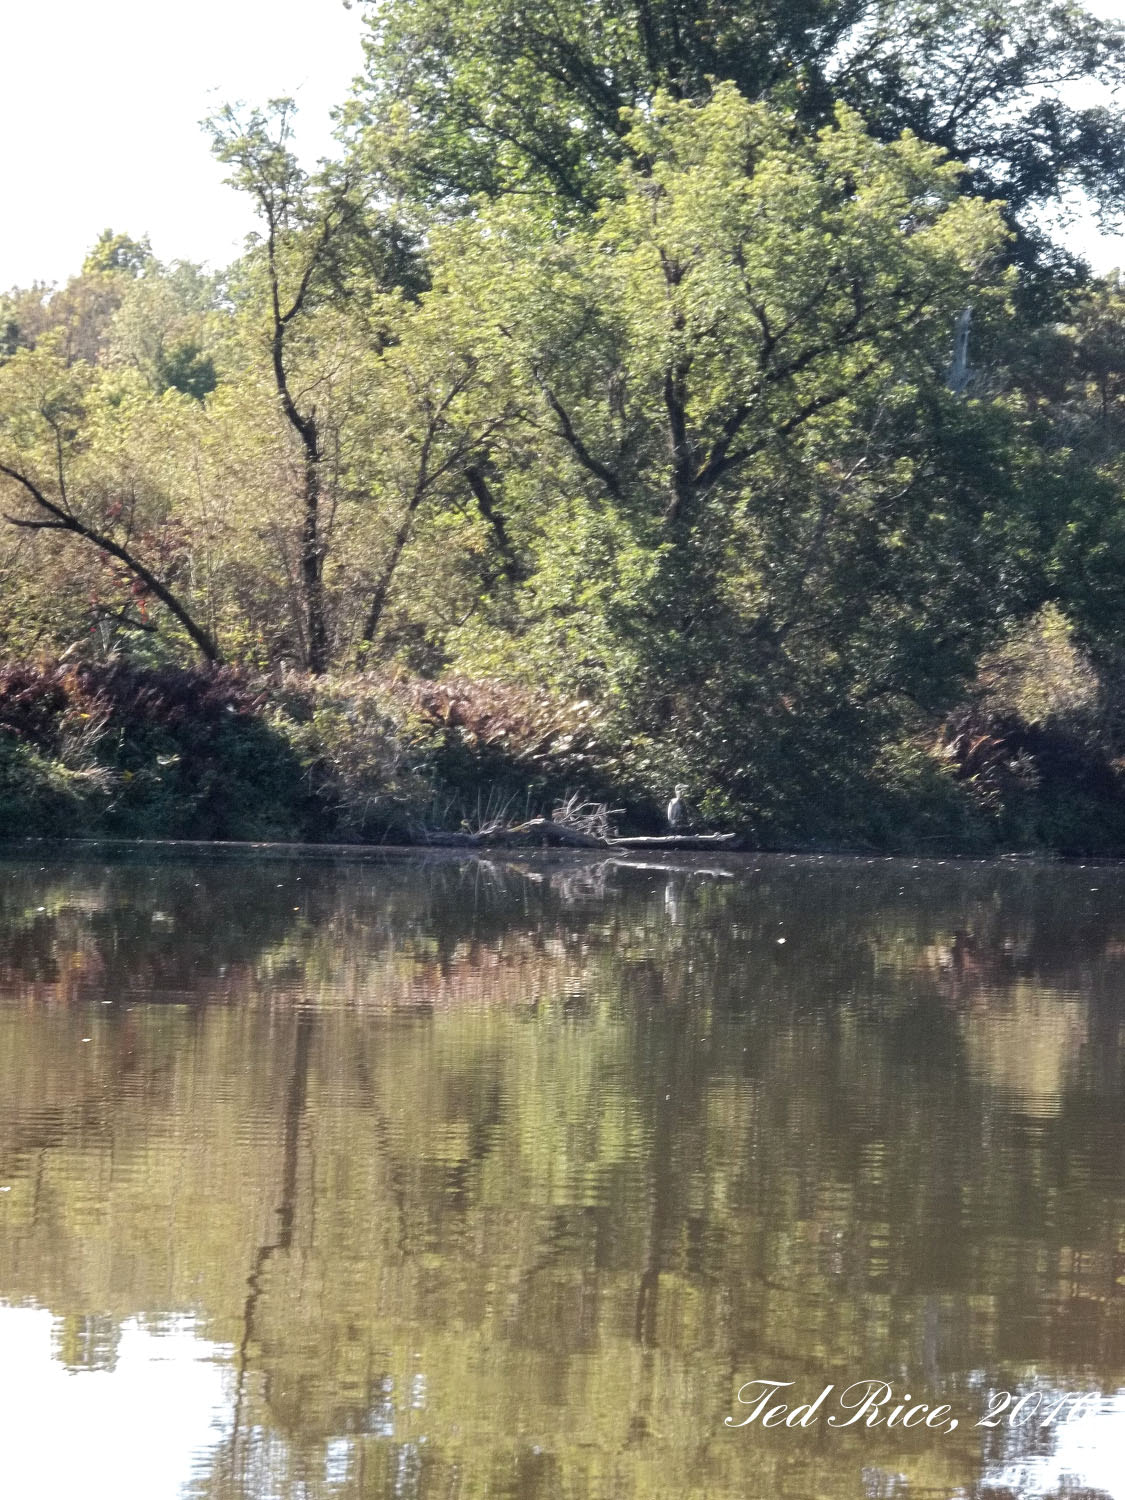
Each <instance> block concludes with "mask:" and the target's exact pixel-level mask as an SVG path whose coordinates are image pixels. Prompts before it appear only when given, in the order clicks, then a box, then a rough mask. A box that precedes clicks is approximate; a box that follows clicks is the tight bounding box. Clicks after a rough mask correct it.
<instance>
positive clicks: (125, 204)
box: [0, 0, 363, 289]
mask: <svg viewBox="0 0 1125 1500" xmlns="http://www.w3.org/2000/svg"><path fill="white" fill-rule="evenodd" d="M362 30H363V27H362V21H361V18H360V14H359V11H358V9H355V10H350V11H349V10H345V9H344V6H343V0H193V3H192V4H190V5H181V4H169V3H167V0H163V3H162V0H0V56H3V59H4V77H3V84H2V86H0V153H2V156H0V160H2V162H3V171H2V173H0V181H2V184H3V188H2V192H3V198H2V206H0V214H2V215H3V217H2V219H0V289H3V288H7V287H10V286H12V285H20V286H25V285H27V284H28V283H29V282H31V281H33V280H37V279H38V280H41V281H63V280H65V279H66V277H67V276H68V275H70V274H72V273H73V272H75V271H77V270H79V268H80V267H81V264H82V259H83V257H84V255H85V254H86V251H87V250H88V249H89V247H90V246H91V245H92V244H93V243H94V241H95V240H96V239H97V237H98V235H99V234H100V233H101V231H102V230H103V229H105V228H106V227H107V226H108V227H112V228H113V229H114V230H115V231H116V232H118V233H125V234H131V235H133V236H134V237H138V238H139V237H140V236H141V235H143V234H145V233H148V234H149V235H150V236H151V238H152V245H153V249H154V250H155V252H156V254H157V256H158V257H159V258H160V259H161V260H174V259H185V260H204V261H210V262H211V263H212V264H213V265H216V266H221V265H225V264H226V263H227V262H228V261H229V260H231V259H233V257H234V256H235V255H236V254H237V253H238V252H239V250H240V249H241V245H242V239H243V236H244V235H245V234H246V233H247V231H248V230H249V229H250V228H251V227H252V219H251V215H250V210H249V208H248V206H247V205H246V204H245V203H244V202H243V201H242V199H241V198H240V197H239V195H238V194H237V193H235V192H234V191H233V190H232V189H230V188H228V187H225V186H224V185H223V173H224V168H222V167H221V166H219V164H218V163H217V162H215V161H214V160H213V159H212V157H211V154H210V149H209V147H208V143H207V139H206V137H205V135H204V133H203V131H202V130H201V129H200V128H199V121H200V120H201V119H202V118H203V117H204V116H205V115H207V114H209V113H211V112H212V110H213V109H215V108H216V107H217V106H218V105H220V104H225V103H228V102H237V101H244V102H247V103H251V104H261V103H264V102H265V101H266V100H267V99H271V98H276V97H278V96H279V95H282V94H290V95H292V96H293V97H294V98H296V100H297V102H298V105H299V109H300V113H299V115H298V127H299V128H298V141H299V145H300V147H301V150H302V155H304V156H306V157H308V159H309V164H310V165H311V164H312V163H314V162H315V161H316V159H317V158H318V157H319V156H322V155H327V154H329V153H330V152H331V151H332V146H333V142H332V139H331V130H332V123H331V120H330V118H329V113H330V111H331V109H332V108H333V107H334V106H336V105H338V104H340V103H342V102H343V100H344V98H345V97H346V95H347V92H348V87H349V84H350V82H351V79H352V78H353V76H354V75H355V74H356V73H358V72H359V70H360V64H361V61H362V51H361V47H360V36H361V33H362Z"/></svg>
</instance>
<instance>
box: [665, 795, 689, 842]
mask: <svg viewBox="0 0 1125 1500" xmlns="http://www.w3.org/2000/svg"><path fill="white" fill-rule="evenodd" d="M686 791H687V787H686V786H683V785H680V786H677V787H676V795H675V796H674V797H673V798H672V800H671V802H669V804H668V813H667V818H668V827H669V828H671V829H672V830H673V831H674V830H675V829H677V828H682V827H683V825H684V824H685V823H686V822H687V819H688V805H687V803H686V802H685V801H684V794H685V792H686Z"/></svg>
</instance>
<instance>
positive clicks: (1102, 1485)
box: [0, 848, 1125, 1500]
mask: <svg viewBox="0 0 1125 1500" xmlns="http://www.w3.org/2000/svg"><path fill="white" fill-rule="evenodd" d="M1123 1019H1125V868H1123V867H1108V866H1095V865H1085V866H1083V865H1077V864H1066V865H1063V864H1035V863H1030V862H1000V863H963V862H952V861H950V862H940V861H932V862H923V861H918V862H914V861H903V860H866V859H829V858H824V859H797V858H793V859H790V858H785V857H781V856H772V857H751V856H730V857H718V856H715V857H698V858H684V859H682V860H681V861H679V862H677V863H675V864H665V863H663V862H662V861H661V860H659V859H655V858H647V859H642V858H637V859H635V860H632V861H624V862H623V861H607V862H597V861H594V860H591V859H586V858H578V857H568V856H561V855H560V856H557V857H546V856H544V857H542V858H539V857H528V858H523V857H516V856H512V857H501V858H497V859H495V860H483V859H477V858H468V857H463V856H461V855H459V854H458V855H453V854H449V855H443V856H438V855H434V856H432V857H421V856H416V855H407V854H394V853H391V852H387V853H384V854H376V853H373V854H371V855H370V856H369V857H367V858H364V859H351V858H346V857H342V856H339V857H337V856H327V855H321V856H320V857H316V856H315V854H307V855H305V854H300V853H297V852H292V851H290V852H286V851H274V852H273V853H272V854H271V852H270V851H262V852H260V853H258V854H257V855H255V856H253V857H249V856H246V857H241V856H237V855H235V854H233V853H231V852H230V851H227V852H226V853H225V854H221V853H220V851H216V855H215V857H202V856H201V855H200V854H199V853H198V852H196V853H190V852H189V853H187V854H183V855H181V856H179V857H176V856H175V851H171V852H165V853H163V854H157V853H153V852H144V851H141V850H138V851H135V852H133V853H130V854H125V855H115V856H114V857H109V856H108V855H105V854H103V853H100V852H99V851H98V850H96V849H94V850H88V851H66V850H63V851H61V852H60V850H59V849H57V848H55V849H52V850H50V851H49V852H35V851H32V852H31V853H28V852H27V851H26V850H25V851H23V852H19V853H16V854H10V855H9V856H8V857H6V858H4V859H3V860H0V1494H3V1495H5V1496H7V1495H11V1496H13V1500H15V1497H19V1500H24V1497H33V1500H74V1497H77V1496H79V1495H80V1496H82V1497H83V1500H91V1497H95V1500H100V1497H102V1496H105V1497H107V1500H173V1497H179V1496H185V1497H194V1500H267V1497H279V1500H298V1497H300V1500H329V1497H339V1500H361V1497H362V1500H375V1497H378V1500H384V1497H387V1500H390V1497H400V1500H415V1497H417V1500H423V1497H424V1500H438V1497H442V1500H484V1497H488V1500H689V1497H690V1500H736V1497H737V1500H837V1497H849V1500H859V1497H865V1500H922V1497H926V1500H934V1497H952V1496H957V1497H960V1500H969V1497H976V1496H982V1497H983V1496H988V1497H993V1500H1005V1497H1018V1500H1042V1497H1047V1496H1058V1495H1075V1494H1081V1495H1083V1496H1085V1495H1099V1496H1102V1495H1108V1496H1113V1497H1125V1040H1123V1030H1122V1022H1123ZM754 1382H759V1384H754ZM762 1383H765V1384H762ZM760 1396H761V1397H762V1400H759V1397H760ZM818 1402H819V1404H817V1403H818ZM896 1413H897V1415H896Z"/></svg>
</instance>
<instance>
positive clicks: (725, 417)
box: [0, 0, 1125, 855]
mask: <svg viewBox="0 0 1125 1500" xmlns="http://www.w3.org/2000/svg"><path fill="white" fill-rule="evenodd" d="M358 3H360V4H361V6H362V8H363V11H364V14H365V16H366V19H367V23H368V25H367V32H366V37H365V44H364V48H363V53H362V58H358V57H357V68H358V69H359V72H358V75H357V78H356V81H355V84H354V87H353V90H352V94H351V96H350V97H349V99H348V100H347V101H346V102H345V103H344V105H343V107H342V109H341V111H340V114H339V130H338V134H337V146H338V149H337V150H336V153H335V156H334V158H333V159H332V160H327V161H323V162H321V163H320V165H319V166H318V168H317V169H316V170H314V171H310V170H307V169H306V168H305V167H304V166H303V165H302V163H301V162H300V160H299V158H298V157H297V155H296V153H295V149H294V137H293V118H294V108H295V106H294V104H293V102H292V101H291V100H285V99H282V100H275V101H272V102H270V103H269V104H267V105H264V106H263V107H260V108H246V109H243V108H239V109H235V108H231V107H227V108H223V109H220V110H219V111H218V112H217V113H216V114H215V115H214V116H213V117H212V119H211V120H210V121H209V122H208V125H207V130H208V134H209V137H210V144H211V148H212V150H213V152H214V154H215V155H216V157H217V158H218V160H219V161H220V163H221V164H222V165H223V167H224V168H225V169H226V171H227V173H228V174H229V178H228V180H229V181H230V182H231V183H232V185H233V186H234V187H235V188H236V189H237V190H238V191H239V192H241V193H242V194H244V196H245V199H246V201H247V203H248V204H249V205H250V207H251V208H252V210H253V213H254V215H255V222H256V226H257V227H256V230H255V232H254V233H253V234H252V235H251V236H250V237H249V238H248V240H247V243H246V247H245V252H244V253H243V254H242V255H241V256H240V257H239V258H238V259H237V260H236V261H235V262H234V263H233V264H232V265H230V266H228V267H226V268H224V269H221V270H218V271H213V270H210V269H207V268H204V267H201V266H197V265H192V264H190V263H187V262H184V261H171V262H169V263H163V262H161V261H159V260H158V259H157V257H156V256H155V255H154V253H153V250H152V247H151V245H150V244H149V242H148V241H147V240H146V239H145V238H144V237H143V236H142V237H141V238H134V237H132V236H131V235H130V234H126V233H122V232H115V231H114V230H111V229H107V230H106V231H105V233H104V234H102V235H101V237H100V238H99V239H98V241H97V242H96V244H94V245H93V246H92V247H91V250H90V253H89V255H88V256H87V258H86V260H85V262H84V263H83V265H82V267H81V269H80V270H79V271H78V272H77V273H76V274H75V275H74V276H72V277H71V278H70V279H69V280H68V281H67V282H66V284H65V285H62V286H48V285H44V284H38V283H37V284H34V285H32V286H30V287H23V288H15V289H13V290H12V291H11V292H9V293H6V294H3V295H0V601H2V603H0V837H3V838H18V837H58V836H70V837H83V836H85V837H112V838H134V839H153V838H172V839H182V838H191V839H219V840H224V839H234V840H239V839H248V840H252V841H260V840H296V841H302V842H314V843H316V842H321V843H323V842H355V843H387V842H392V841H393V842H407V843H414V844H425V843H433V842H435V841H436V840H438V839H442V840H445V841H446V842H451V843H453V844H454V845H456V844H458V843H460V844H461V845H462V846H464V847H487V846H489V845H496V844H500V843H504V842H509V843H518V842H520V841H530V842H533V843H542V842H544V841H555V842H558V843H564V844H569V845H571V846H575V847H581V846H586V847H592V848H609V847H614V848H620V847H628V846H627V845H625V846H622V844H621V842H620V841H621V840H622V839H644V840H647V841H649V842H651V841H653V840H659V839H662V838H663V839H667V838H668V837H669V836H670V835H669V832H668V825H667V822H666V818H665V809H666V808H667V806H668V805H669V799H670V797H672V795H673V793H674V792H675V789H676V788H677V787H679V786H682V787H684V788H686V793H685V801H686V803H687V805H688V812H687V813H685V820H684V822H683V826H682V827H681V826H680V820H679V818H678V817H677V820H676V821H677V833H678V834H679V835H680V836H681V837H690V838H692V839H695V840H700V839H709V840H710V841H711V842H710V844H705V845H704V847H705V848H707V847H712V846H714V847H720V848H721V847H727V846H733V845H736V844H737V845H739V846H741V847H749V848H762V849H773V850H783V849H790V850H797V851H805V852H827V851H833V850H854V851H862V852H876V853H878V852H901V853H914V854H925V853H943V854H944V853H965V854H974V855H979V854H989V853H999V852H1005V851H1020V852H1035V851H1042V852H1059V853H1063V854H1085V855H1119V854H1125V277H1123V276H1122V274H1121V273H1117V272H1115V273H1111V274H1109V275H1104V276H1098V275H1095V274H1094V273H1093V271H1092V270H1091V268H1090V267H1089V266H1088V265H1086V264H1084V263H1083V262H1082V261H1081V259H1080V258H1078V257H1077V256H1076V255H1074V254H1073V253H1071V252H1070V251H1069V250H1068V249H1067V248H1066V244H1065V242H1064V239H1063V233H1064V222H1065V214H1064V212H1063V210H1064V208H1065V206H1066V205H1067V204H1070V203H1073V201H1074V195H1075V194H1076V193H1078V192H1081V193H1083V194H1085V195H1086V197H1087V199H1088V200H1089V201H1090V203H1091V204H1092V205H1093V206H1095V207H1096V208H1097V209H1098V211H1099V212H1100V213H1102V214H1103V216H1104V217H1105V218H1106V220H1107V221H1115V222H1120V220H1121V217H1122V215H1123V213H1125V207H1123V204H1125V199H1123V196H1122V188H1121V184H1122V183H1123V182H1125V114H1123V113H1122V112H1121V111H1119V110H1118V107H1117V106H1116V105H1113V104H1107V103H1105V102H1104V101H1106V100H1113V99H1115V98H1120V97H1123V95H1122V89H1123V88H1125V28H1123V27H1121V26H1119V25H1117V24H1115V23H1112V22H1109V21H1103V20H1100V19H1098V18H1097V17H1095V16H1093V15H1090V14H1088V13H1086V12H1085V11H1083V10H1082V9H1081V8H1080V7H1079V6H1076V5H1073V6H1072V5H1059V4H1057V3H1055V0H994V3H989V4H988V5H984V6H982V5H980V4H977V3H975V0H953V3H952V5H950V4H949V3H948V0H879V3H878V4H857V3H852V0H840V3H837V0H784V3H777V0H745V3H744V4H739V5H737V6H735V7H734V8H733V9H732V8H731V7H730V6H729V5H726V4H725V3H724V4H719V3H711V0H703V3H701V4H696V3H694V0H693V3H692V4H691V5H684V4H681V3H680V0H668V3H667V4H664V3H662V4H661V5H658V6H657V5H649V4H647V3H646V4H641V5H639V6H638V5H636V4H634V3H633V0H630V3H628V4H625V3H624V0H620V3H619V0H604V3H603V4H602V5H600V6H599V7H598V18H599V19H598V24H597V25H591V24H590V15H591V13H590V10H589V8H588V7H585V6H580V5H575V4H570V3H569V0H562V3H557V4H556V3H552V4H551V5H549V6H548V5H546V4H543V3H540V0H519V3H517V0H472V3H471V4H470V3H468V0H395V3H394V4H393V5H387V4H382V3H375V0H358ZM1083 85H1088V86H1089V88H1090V90H1091V94H1090V97H1091V99H1096V100H1098V101H1099V102H1097V103H1096V104H1091V105H1089V106H1087V105H1085V104H1083V103H1082V102H1081V93H1082V87H1081V86H1083ZM201 149H203V148H202V147H201ZM133 227H134V228H140V226H133ZM677 795H678V794H677ZM656 847H661V845H659V844H657V845H656ZM663 847H671V848H675V847H683V845H679V846H677V845H669V844H667V843H666V844H665V845H663Z"/></svg>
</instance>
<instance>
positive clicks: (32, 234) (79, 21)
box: [0, 0, 1125, 289]
mask: <svg viewBox="0 0 1125 1500" xmlns="http://www.w3.org/2000/svg"><path fill="white" fill-rule="evenodd" d="M1088 3H1089V4H1090V8H1091V9H1093V10H1096V11H1098V12H1099V13H1100V14H1102V15H1106V16H1113V15H1125V0H1088ZM362 29H363V28H362V20H361V16H360V13H359V11H358V9H353V10H346V9H345V8H344V4H343V0H194V3H193V4H192V5H189V6H184V5H172V4H167V3H160V0H0V56H3V59H4V78H3V85H2V87H0V152H2V157H0V160H2V162H3V172H2V176H0V182H2V187H3V199H2V202H3V210H2V212H3V215H4V217H3V219H2V220H0V289H4V288H7V287H9V286H13V285H20V286H25V285H27V284H28V283H30V282H31V281H33V280H36V279H38V280H41V281H64V280H65V279H66V277H67V276H69V275H71V274H72V273H74V272H75V271H77V270H78V269H79V267H80V266H81V263H82V259H83V256H84V255H85V254H86V251H87V250H88V249H89V248H90V246H91V245H92V244H93V243H94V241H95V240H96V239H97V237H98V235H99V234H100V233H101V231H102V230H103V229H105V228H107V227H111V228H113V229H114V230H115V231H116V232H118V233H126V234H131V235H133V236H135V237H139V236H141V235H143V234H146V233H147V234H148V235H150V236H151V239H152V244H153V249H154V250H155V251H156V254H157V256H158V257H159V258H160V259H161V260H165V261H168V260H174V259H186V260H199V261H207V262H210V263H211V264H212V265H213V266H222V265H225V264H226V263H227V262H228V261H230V260H231V259H232V258H233V257H234V256H235V255H236V254H237V253H238V252H239V250H240V249H241V245H242V239H243V236H244V235H245V234H246V233H247V231H248V230H249V229H250V228H251V227H252V218H251V214H250V209H249V206H248V205H247V204H246V203H245V202H244V201H243V200H242V199H241V198H240V197H239V196H238V194H236V193H235V192H233V190H232V189H230V188H227V187H225V186H224V185H223V181H222V178H223V169H222V168H221V167H220V166H219V165H218V164H217V163H216V162H215V161H213V160H212V158H211V155H210V151H209V149H208V145H207V141H206V138H205V137H204V135H203V132H202V131H201V130H200V128H199V121H200V120H201V119H202V118H203V116H204V115H206V114H208V113H210V112H211V110H212V109H214V108H215V107H216V106H218V105H219V104H223V103H226V102H236V101H243V102H246V103H251V104H260V103H263V102H264V101H265V100H267V99H269V98H275V97H277V96H278V95H281V94H291V95H293V96H294V97H295V98H296V99H297V100H298V103H299V106H300V114H299V116H298V143H299V147H300V149H301V152H302V155H303V156H304V157H305V158H306V159H307V161H308V163H309V164H310V165H311V164H313V163H314V162H315V161H316V159H317V158H318V157H319V156H321V155H325V154H329V153H330V152H331V151H332V149H333V142H332V139H331V129H332V126H331V120H330V111H331V110H332V108H333V107H334V106H336V105H338V104H340V103H341V102H342V101H343V100H344V98H345V97H346V95H347V92H348V87H349V84H350V81H351V79H352V78H353V76H354V75H355V74H356V73H357V72H358V71H359V68H360V63H361V58H362V54H361V49H360V36H361V33H362ZM1072 239H1073V242H1074V243H1075V244H1076V246H1077V247H1078V248H1081V249H1083V250H1085V251H1086V253H1088V254H1091V255H1092V257H1093V259H1094V260H1095V263H1096V264H1097V265H1099V266H1100V267H1102V268H1108V267H1109V266H1112V265H1117V264H1119V263H1125V238H1122V237H1114V238H1112V239H1109V240H1099V239H1098V238H1097V236H1096V232H1095V231H1094V229H1093V227H1092V226H1091V225H1089V224H1087V225H1080V226H1078V227H1076V228H1075V230H1074V231H1073V232H1072Z"/></svg>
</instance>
